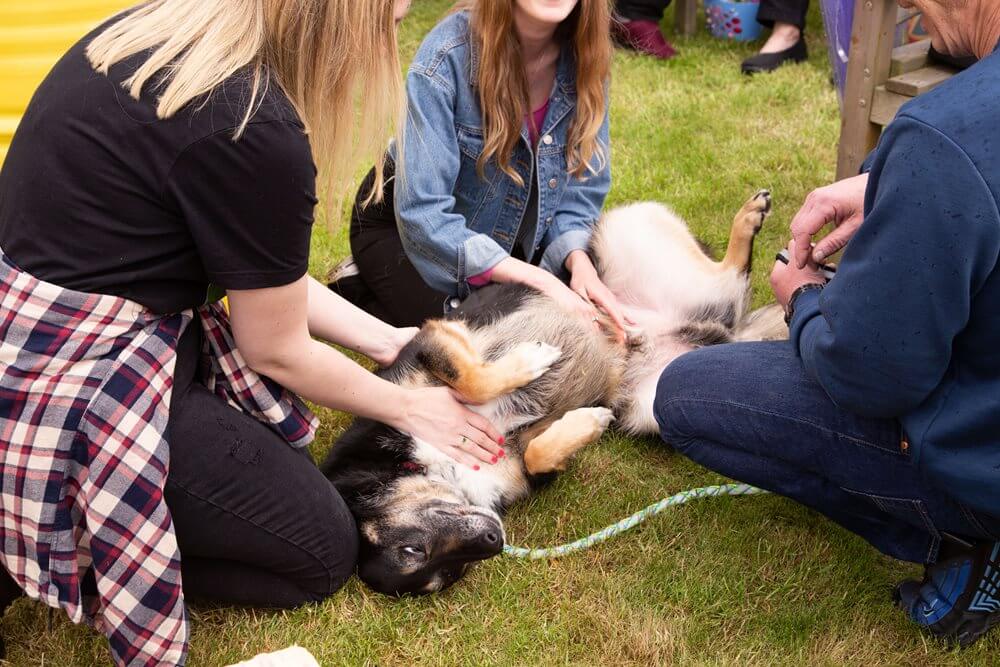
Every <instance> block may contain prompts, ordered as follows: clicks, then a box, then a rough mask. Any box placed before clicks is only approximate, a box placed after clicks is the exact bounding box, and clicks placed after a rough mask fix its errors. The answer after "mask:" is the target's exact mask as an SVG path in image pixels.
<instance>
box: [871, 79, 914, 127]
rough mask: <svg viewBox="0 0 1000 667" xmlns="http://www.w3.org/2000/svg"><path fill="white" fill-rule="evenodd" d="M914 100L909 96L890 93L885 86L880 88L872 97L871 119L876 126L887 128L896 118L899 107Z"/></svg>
mask: <svg viewBox="0 0 1000 667" xmlns="http://www.w3.org/2000/svg"><path fill="white" fill-rule="evenodd" d="M912 99H913V98H912V97H908V96H907V95H900V94H899V93H893V92H890V91H888V90H886V89H885V86H879V87H878V88H876V89H875V95H874V96H873V97H872V112H871V115H870V116H869V118H870V119H871V122H873V123H875V124H876V125H881V126H883V127H885V126H886V125H888V124H889V123H891V122H892V119H893V118H895V117H896V113H897V112H898V111H899V107H901V106H903V105H904V104H906V103H907V102H909V101H910V100H912Z"/></svg>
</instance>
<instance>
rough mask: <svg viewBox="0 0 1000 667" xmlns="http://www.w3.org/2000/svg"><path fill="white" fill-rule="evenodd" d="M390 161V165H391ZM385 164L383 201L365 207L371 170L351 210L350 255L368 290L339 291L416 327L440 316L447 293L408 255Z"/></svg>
mask: <svg viewBox="0 0 1000 667" xmlns="http://www.w3.org/2000/svg"><path fill="white" fill-rule="evenodd" d="M390 165H391V163H390ZM390 165H387V167H386V171H387V173H386V178H387V183H386V186H385V191H384V193H383V194H384V198H383V200H382V203H380V204H372V205H371V206H368V207H365V206H363V205H362V203H363V202H364V200H365V199H366V198H367V197H368V193H370V192H371V189H372V185H373V184H374V182H375V170H374V169H372V170H371V171H370V172H368V176H366V177H365V180H364V182H363V183H362V184H361V188H360V189H359V190H358V194H357V198H356V200H355V202H354V206H353V208H352V209H351V229H350V237H351V254H352V255H353V257H354V263H355V264H357V266H358V270H359V271H360V272H361V282H362V283H363V286H364V288H365V289H364V290H361V293H360V294H359V293H358V290H353V291H352V293H350V294H349V293H347V292H346V291H344V292H341V294H342V296H344V297H346V298H348V299H349V300H350V301H352V302H354V304H355V305H356V306H358V307H360V308H363V309H364V310H366V311H368V312H369V313H371V314H372V315H374V316H375V317H377V318H379V319H380V320H382V321H384V322H388V323H389V324H391V325H393V326H396V327H418V326H420V325H421V324H423V323H424V321H425V320H427V319H429V318H432V317H441V316H442V315H443V314H444V303H445V300H446V299H447V296H446V295H445V294H443V293H441V292H438V291H436V290H434V289H432V288H431V287H429V286H428V285H427V283H425V282H424V279H423V278H421V277H420V274H419V273H417V270H416V269H415V268H414V267H413V264H412V263H411V262H410V260H409V259H408V258H407V257H406V252H405V251H404V250H403V242H402V240H401V239H400V238H399V230H398V229H397V227H396V214H395V209H394V207H393V196H394V185H393V183H394V181H393V179H392V177H393V176H394V172H393V171H392V169H391V166H390Z"/></svg>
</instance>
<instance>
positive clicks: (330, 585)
mask: <svg viewBox="0 0 1000 667" xmlns="http://www.w3.org/2000/svg"><path fill="white" fill-rule="evenodd" d="M170 484H171V486H174V487H176V488H177V489H179V490H181V491H183V492H184V493H185V494H187V495H188V496H191V497H192V498H196V499H197V500H199V501H201V502H203V503H205V504H207V505H211V506H212V507H214V508H216V509H218V510H220V511H222V512H225V513H226V514H229V515H231V516H234V517H236V518H237V519H239V520H240V521H244V522H246V523H248V524H250V525H251V526H254V527H255V528H258V529H259V530H262V531H264V532H265V533H267V534H268V535H271V536H272V537H276V538H278V539H279V540H281V541H282V542H285V543H286V544H288V545H290V546H292V547H294V548H295V549H298V550H299V551H301V552H302V553H304V554H306V555H308V556H309V557H310V558H312V559H313V560H315V561H316V562H317V563H319V566H320V567H321V568H322V569H323V571H324V572H326V587H327V590H330V589H332V588H333V582H334V576H333V572H332V571H331V570H330V568H329V567H327V565H326V563H324V562H323V559H322V558H320V557H319V556H317V555H316V554H315V553H313V552H312V551H311V550H310V549H307V548H306V547H304V546H302V545H300V544H296V543H295V542H294V541H293V540H291V539H289V538H287V537H285V536H284V535H281V534H280V533H277V532H275V531H274V530H271V529H270V528H268V527H267V526H264V525H262V524H260V523H258V522H256V521H253V520H251V519H248V518H247V517H245V516H242V515H241V514H239V513H238V512H234V511H233V510H231V509H229V508H226V507H223V506H222V505H220V504H218V503H216V502H213V501H211V500H209V499H208V498H203V497H202V496H200V495H198V494H197V493H194V492H193V491H191V490H189V489H188V488H186V487H185V486H184V485H183V484H180V483H179V482H170ZM168 508H169V506H168ZM183 559H184V554H181V561H182V562H183Z"/></svg>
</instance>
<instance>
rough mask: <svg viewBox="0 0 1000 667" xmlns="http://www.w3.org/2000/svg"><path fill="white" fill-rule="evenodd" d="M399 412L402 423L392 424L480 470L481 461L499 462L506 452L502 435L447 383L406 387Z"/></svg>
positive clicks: (460, 461)
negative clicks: (413, 387) (468, 406)
mask: <svg viewBox="0 0 1000 667" xmlns="http://www.w3.org/2000/svg"><path fill="white" fill-rule="evenodd" d="M399 413H400V419H399V423H397V424H392V426H394V427H395V428H398V429H399V430H400V431H403V432H404V433H406V434H408V435H410V436H412V437H414V438H416V439H418V440H421V441H423V442H426V443H427V444H429V445H431V446H433V447H435V448H437V449H439V450H441V451H442V452H444V453H445V454H447V455H448V456H450V457H451V458H453V459H455V460H456V461H458V462H459V463H464V464H465V465H467V466H469V467H470V468H472V469H473V470H479V463H480V462H483V463H491V464H492V463H496V462H497V461H498V460H500V458H501V457H502V456H503V455H504V451H503V449H502V448H501V446H500V445H502V444H503V441H504V439H503V436H502V435H501V434H500V433H498V432H497V430H496V429H495V428H494V427H493V424H491V423H490V422H489V421H488V420H487V419H485V418H484V417H482V416H480V415H478V414H476V413H475V412H473V411H472V410H470V409H469V408H467V407H466V406H465V405H463V404H462V402H461V401H460V399H459V398H458V396H457V395H456V394H455V393H454V392H453V391H452V390H451V389H449V388H448V387H425V388H419V389H410V390H407V392H406V399H405V401H404V405H403V406H402V409H401V410H400V411H399Z"/></svg>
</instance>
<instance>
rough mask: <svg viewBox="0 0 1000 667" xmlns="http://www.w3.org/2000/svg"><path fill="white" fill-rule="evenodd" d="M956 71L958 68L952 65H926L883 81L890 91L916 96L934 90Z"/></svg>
mask: <svg viewBox="0 0 1000 667" xmlns="http://www.w3.org/2000/svg"><path fill="white" fill-rule="evenodd" d="M957 73H958V70H956V69H955V68H953V67H947V66H944V65H928V66H927V67H922V68H920V69H918V70H915V71H913V72H907V73H906V74H900V75H899V76H896V77H893V78H891V79H889V80H888V81H886V82H885V88H886V90H888V91H889V92H890V93H898V94H899V95H906V96H908V97H916V96H917V95H923V94H924V93H926V92H928V91H931V90H934V89H935V88H937V87H938V86H940V85H941V84H942V83H944V82H945V81H947V80H948V79H950V78H951V77H953V76H954V75H955V74H957Z"/></svg>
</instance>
